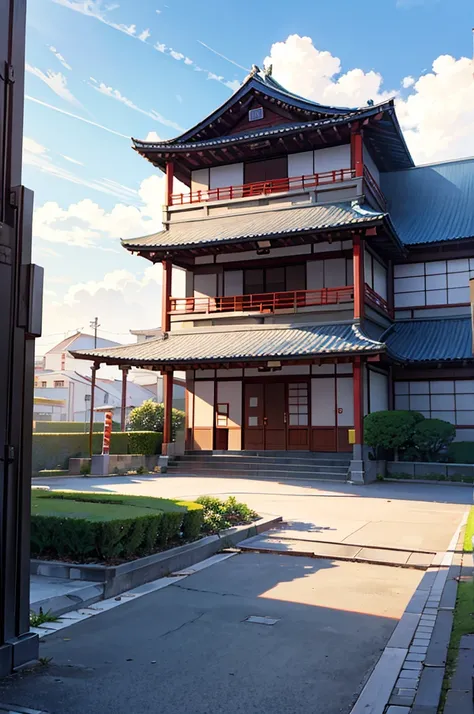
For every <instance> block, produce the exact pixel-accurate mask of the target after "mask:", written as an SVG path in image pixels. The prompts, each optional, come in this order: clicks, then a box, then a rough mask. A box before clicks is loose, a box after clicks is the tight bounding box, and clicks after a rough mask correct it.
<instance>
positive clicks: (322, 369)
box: [311, 364, 335, 374]
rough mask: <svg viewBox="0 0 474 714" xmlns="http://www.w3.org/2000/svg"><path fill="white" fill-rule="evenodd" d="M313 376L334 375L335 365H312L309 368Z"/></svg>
mask: <svg viewBox="0 0 474 714" xmlns="http://www.w3.org/2000/svg"><path fill="white" fill-rule="evenodd" d="M311 372H312V373H313V374H334V372H335V365H333V364H313V365H312V367H311Z"/></svg>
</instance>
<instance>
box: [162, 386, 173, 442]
mask: <svg viewBox="0 0 474 714" xmlns="http://www.w3.org/2000/svg"><path fill="white" fill-rule="evenodd" d="M163 402H164V415H163V454H167V453H168V444H171V442H172V439H173V431H172V409H173V372H163Z"/></svg>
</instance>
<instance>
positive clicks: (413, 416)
mask: <svg viewBox="0 0 474 714" xmlns="http://www.w3.org/2000/svg"><path fill="white" fill-rule="evenodd" d="M423 420H424V416H423V415H422V414H420V413H419V412H412V411H402V410H400V411H381V412H372V414H368V415H367V416H366V417H365V418H364V440H365V443H366V444H367V445H368V446H371V447H372V448H373V449H374V456H375V458H377V457H378V451H379V450H380V449H385V450H388V451H393V452H394V454H395V461H398V457H399V452H400V451H401V450H402V449H407V448H409V447H410V446H412V444H413V441H412V440H413V433H414V429H415V426H416V425H417V424H418V423H419V422H422V421H423Z"/></svg>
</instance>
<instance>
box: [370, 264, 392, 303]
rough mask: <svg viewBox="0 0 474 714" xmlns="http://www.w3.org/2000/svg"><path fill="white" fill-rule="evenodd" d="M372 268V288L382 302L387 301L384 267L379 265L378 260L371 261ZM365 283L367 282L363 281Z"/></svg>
mask: <svg viewBox="0 0 474 714" xmlns="http://www.w3.org/2000/svg"><path fill="white" fill-rule="evenodd" d="M373 266H374V268H373V269H374V282H373V288H374V290H375V292H376V293H377V294H378V295H380V297H383V299H384V300H386V299H387V295H388V294H387V271H386V269H385V268H384V266H383V265H382V264H381V263H379V261H378V260H374V261H373ZM365 282H367V280H366V281H365Z"/></svg>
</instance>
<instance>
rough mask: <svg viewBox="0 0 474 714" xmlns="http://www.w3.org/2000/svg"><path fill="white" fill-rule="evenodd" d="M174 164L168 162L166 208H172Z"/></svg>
mask: <svg viewBox="0 0 474 714" xmlns="http://www.w3.org/2000/svg"><path fill="white" fill-rule="evenodd" d="M173 176H174V164H173V162H172V161H167V162H166V184H165V206H171V196H172V194H173Z"/></svg>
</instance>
